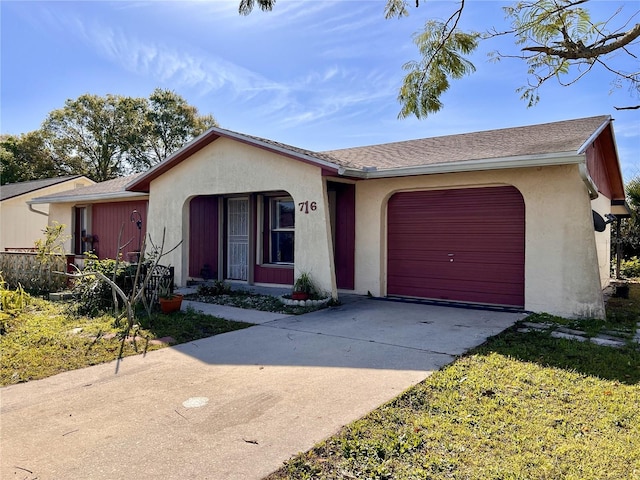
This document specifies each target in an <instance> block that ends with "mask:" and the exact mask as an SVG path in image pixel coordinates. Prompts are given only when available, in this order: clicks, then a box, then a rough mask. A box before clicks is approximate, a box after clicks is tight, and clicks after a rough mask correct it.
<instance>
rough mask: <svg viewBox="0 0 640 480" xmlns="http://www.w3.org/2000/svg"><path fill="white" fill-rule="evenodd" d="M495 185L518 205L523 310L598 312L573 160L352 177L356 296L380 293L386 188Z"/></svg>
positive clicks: (594, 266) (587, 225) (587, 224)
mask: <svg viewBox="0 0 640 480" xmlns="http://www.w3.org/2000/svg"><path fill="white" fill-rule="evenodd" d="M497 185H513V186H514V187H516V188H517V189H518V190H519V191H520V193H521V194H522V196H523V198H524V202H525V223H526V226H525V228H526V240H525V309H526V310H530V311H534V312H548V313H552V314H555V315H562V316H568V317H581V316H584V317H602V316H603V315H604V305H603V301H602V294H601V282H600V269H599V262H598V253H597V248H596V241H595V236H594V234H593V223H592V217H591V202H590V199H589V194H588V191H587V188H586V186H585V184H584V182H583V180H582V178H581V177H580V174H579V170H578V166H577V165H567V166H555V167H536V168H527V169H505V170H492V171H483V172H470V173H455V174H440V175H428V176H415V177H398V178H387V179H376V180H366V181H360V182H358V183H357V184H356V258H355V266H356V272H355V287H356V291H357V293H361V294H366V293H367V292H368V291H369V292H371V293H372V294H373V295H374V296H384V295H385V294H386V250H387V247H386V207H387V201H388V199H389V197H390V196H391V195H392V194H393V193H395V192H398V191H409V190H424V189H441V188H466V187H486V186H497Z"/></svg>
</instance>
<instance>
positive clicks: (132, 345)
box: [0, 298, 251, 386]
mask: <svg viewBox="0 0 640 480" xmlns="http://www.w3.org/2000/svg"><path fill="white" fill-rule="evenodd" d="M0 314H1V315H2V320H3V325H4V327H3V328H4V331H3V333H2V335H0V352H1V360H2V361H1V362H0V385H2V386H4V385H10V384H14V383H20V382H27V381H29V380H36V379H39V378H45V377H49V376H51V375H55V374H57V373H60V372H64V371H67V370H74V369H77V368H83V367H88V366H91V365H96V364H98V363H105V362H110V361H112V360H116V359H117V358H119V357H126V356H129V355H137V354H141V353H146V352H149V351H152V350H157V349H159V348H163V347H166V346H168V344H166V343H163V344H155V343H153V342H151V340H153V339H157V338H164V337H172V338H173V339H174V340H175V342H176V343H183V342H188V341H191V340H196V339H198V338H204V337H209V336H212V335H217V334H219V333H224V332H228V331H232V330H237V329H240V328H246V327H249V326H251V324H248V323H242V322H232V321H228V320H224V319H221V318H216V317H212V316H210V315H204V314H201V313H198V312H193V311H187V312H176V313H174V314H171V315H163V314H160V313H157V314H154V315H153V317H152V318H151V320H149V319H148V318H147V317H146V314H143V315H140V319H139V324H138V325H137V328H135V330H134V331H132V332H126V331H125V330H124V329H123V327H122V326H120V325H116V324H115V319H114V317H113V316H111V315H103V316H99V317H94V318H90V317H86V316H78V315H74V314H71V313H70V308H69V304H64V303H52V302H48V301H44V300H39V299H35V298H34V299H31V303H30V304H29V305H28V306H26V308H25V310H24V311H23V312H22V313H17V314H15V315H7V314H6V313H4V312H0Z"/></svg>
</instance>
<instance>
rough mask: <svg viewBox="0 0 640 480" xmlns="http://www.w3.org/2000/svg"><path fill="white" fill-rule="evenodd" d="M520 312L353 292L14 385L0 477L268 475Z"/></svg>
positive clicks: (5, 396)
mask: <svg viewBox="0 0 640 480" xmlns="http://www.w3.org/2000/svg"><path fill="white" fill-rule="evenodd" d="M203 308H213V307H207V306H204V307H203ZM230 312H231V311H230ZM232 313H233V312H232ZM236 313H237V312H236ZM230 315H231V314H230ZM522 316H523V315H522V314H517V313H504V312H490V311H482V310H467V309H461V308H447V307H439V306H429V305H419V304H410V303H398V302H390V301H381V300H372V299H366V298H357V299H353V298H352V299H350V301H348V302H346V303H345V304H344V305H342V306H341V307H337V308H332V309H328V310H323V311H319V312H315V313H311V314H307V315H302V316H290V317H284V316H276V317H273V316H271V317H269V316H262V317H260V316H257V317H255V318H253V320H254V321H256V320H257V321H261V320H262V321H263V323H261V324H260V325H257V326H255V327H251V328H248V329H245V330H241V331H236V332H231V333H227V334H224V335H219V336H216V337H211V338H207V339H203V340H198V341H195V342H191V343H188V344H184V345H179V346H176V347H174V348H167V349H163V350H160V351H156V352H152V353H149V354H148V355H146V356H144V357H143V356H137V357H128V358H126V359H124V360H123V361H121V362H120V363H119V364H116V362H114V363H110V364H105V365H98V366H95V367H90V368H86V369H83V370H76V371H73V372H67V373H63V374H60V375H56V376H55V377H51V378H48V379H44V380H39V381H34V382H29V383H26V384H21V385H14V386H10V387H6V388H3V389H1V390H0V393H1V395H2V397H1V399H2V407H1V410H0V412H1V415H0V420H1V428H2V430H1V435H2V449H1V453H0V464H1V470H0V477H1V478H6V479H10V478H11V479H21V480H22V479H32V480H35V479H36V478H37V479H38V480H50V479H109V480H113V479H125V478H127V479H129V478H136V479H146V478H149V479H157V478H166V479H188V478H197V479H215V480H218V479H225V480H226V479H242V480H247V479H260V478H262V477H264V476H265V475H267V474H269V473H270V472H272V471H274V470H276V469H277V468H279V467H280V466H281V465H282V462H284V461H286V460H287V459H289V458H290V457H291V456H292V455H294V454H296V453H298V452H300V451H305V450H307V449H309V448H311V447H312V446H313V445H314V444H315V443H317V442H319V441H321V440H322V439H324V438H326V437H328V436H330V435H331V434H333V433H335V432H336V431H338V430H339V428H340V427H341V426H343V425H345V424H346V423H349V422H350V421H352V420H355V419H357V418H359V417H361V416H363V415H364V414H366V413H367V412H369V411H371V410H372V409H374V408H376V407H377V406H378V405H380V404H382V403H384V402H386V401H387V400H390V399H392V398H393V397H395V396H397V395H398V394H399V393H401V392H402V391H403V390H405V389H407V388H409V387H410V386H412V385H414V384H416V383H418V382H420V381H421V380H423V379H424V378H426V377H427V376H428V375H429V374H430V373H431V372H432V371H434V370H437V369H438V368H440V367H442V366H443V365H445V364H447V363H450V362H451V361H453V360H454V359H455V357H456V356H457V355H460V354H462V353H464V352H465V351H466V350H468V349H469V348H471V347H473V346H476V345H478V344H480V343H482V342H483V341H484V340H485V339H486V338H487V337H488V336H490V335H494V334H497V333H499V332H500V331H502V330H503V329H504V328H506V327H508V326H510V325H512V324H513V323H514V322H515V321H516V320H518V319H520V318H522Z"/></svg>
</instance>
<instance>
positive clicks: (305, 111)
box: [0, 0, 640, 180]
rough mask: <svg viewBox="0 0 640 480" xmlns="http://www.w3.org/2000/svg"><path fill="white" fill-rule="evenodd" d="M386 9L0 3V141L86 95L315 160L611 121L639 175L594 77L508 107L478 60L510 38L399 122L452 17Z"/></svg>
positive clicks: (620, 96)
mask: <svg viewBox="0 0 640 480" xmlns="http://www.w3.org/2000/svg"><path fill="white" fill-rule="evenodd" d="M384 3H385V2H384V0H351V1H349V0H337V1H333V2H330V1H323V0H305V1H302V0H278V1H277V4H276V7H275V9H274V11H273V12H270V13H264V12H261V11H258V10H256V11H255V12H254V13H253V14H251V15H249V16H247V17H241V16H239V15H238V13H237V7H238V1H237V0H229V1H227V0H209V1H194V2H187V1H180V2H173V1H112V2H102V1H88V0H87V1H82V2H79V1H64V2H54V1H40V2H37V1H7V0H2V1H1V2H0V15H1V42H2V43H1V48H2V51H1V84H0V86H1V111H0V132H2V133H9V134H19V133H24V132H28V131H31V130H35V129H37V128H39V127H40V124H41V123H42V121H43V120H44V119H45V117H46V115H47V114H48V113H49V112H50V111H51V110H54V109H57V108H61V107H62V106H63V105H64V102H65V100H66V99H69V98H77V97H78V96H80V95H82V94H84V93H91V94H97V95H105V94H107V93H112V94H119V95H125V96H139V97H147V96H148V95H149V94H150V93H151V92H152V91H153V89H154V88H156V87H161V88H168V89H171V90H173V91H175V92H177V93H178V94H180V95H182V96H183V97H184V98H185V99H186V100H187V101H188V102H189V103H191V104H192V105H195V106H196V107H198V109H199V110H200V112H201V113H203V114H207V113H211V114H213V115H214V116H215V117H216V119H217V120H218V122H219V123H220V126H222V127H224V128H229V129H231V130H236V131H239V132H243V133H247V134H251V135H257V136H261V137H265V138H270V139H273V140H277V141H280V142H284V143H288V144H291V145H294V146H298V147H302V148H308V149H311V150H318V151H321V150H331V149H336V148H343V147H352V146H358V145H368V144H375V143H385V142H392V141H399V140H408V139H414V138H421V137H431V136H439V135H448V134H456V133H465V132H471V131H478V130H487V129H493V128H504V127H510V126H519V125H529V124H535V123H545V122H551V121H557V120H566V119H570V118H579V117H587V116H593V115H603V114H604V115H612V116H613V118H615V119H616V120H615V122H614V129H615V133H616V139H617V142H618V153H619V156H620V163H621V167H622V170H623V174H624V176H625V179H626V180H629V179H630V178H631V177H633V176H635V175H638V174H640V111H638V110H636V111H616V110H615V109H614V106H624V105H630V104H634V103H637V102H638V99H637V98H632V97H630V96H629V94H628V92H627V91H626V90H625V89H614V91H613V93H612V85H611V81H612V78H611V76H610V75H608V74H606V72H604V71H602V70H599V71H595V70H594V71H592V72H591V73H590V74H589V75H588V76H586V77H585V78H583V79H582V80H580V81H579V82H578V83H576V84H575V85H572V86H571V87H561V86H559V85H558V84H557V82H549V84H548V85H546V86H545V87H543V88H542V90H541V91H540V94H541V101H540V103H539V104H538V105H537V106H535V107H533V108H527V106H526V104H525V102H524V101H522V100H520V98H519V94H518V93H516V89H517V88H518V87H520V86H522V85H525V84H526V81H527V75H526V66H525V65H524V64H523V63H522V62H521V61H518V60H503V61H502V62H500V63H498V64H495V63H490V62H489V61H488V58H487V53H488V52H489V51H492V50H501V51H502V52H510V53H516V47H515V46H514V45H513V41H512V39H510V38H507V37H504V38H500V39H495V40H491V41H487V42H484V44H483V45H482V46H481V47H480V49H479V50H478V52H477V53H476V54H474V56H473V57H472V60H473V62H474V63H475V65H476V67H477V72H476V73H475V74H474V75H472V76H470V77H467V78H465V79H463V80H460V81H455V82H453V84H452V87H451V89H450V90H449V92H447V94H446V95H445V96H444V97H443V101H444V108H443V109H442V111H441V112H439V113H437V114H434V115H432V116H429V118H427V119H426V120H417V119H414V118H410V119H404V120H399V119H398V118H397V114H398V112H399V110H400V105H399V104H398V103H397V100H396V97H397V92H398V88H399V86H400V84H401V81H402V77H403V73H404V72H403V70H402V65H403V64H404V63H405V62H407V61H409V60H415V59H418V56H417V50H416V47H415V46H414V44H413V43H412V40H411V35H412V34H413V33H414V32H417V31H419V30H420V29H421V27H422V26H423V24H424V21H425V19H426V18H428V17H438V18H447V17H448V16H449V15H450V14H451V12H452V11H453V10H454V9H455V6H456V3H453V2H434V1H425V0H423V1H422V2H421V6H420V7H419V8H414V6H413V5H414V3H413V1H410V2H409V5H410V11H411V15H410V16H409V17H408V18H403V19H392V20H385V19H384V15H383V8H384ZM592 4H593V9H594V10H595V11H597V12H600V13H601V14H606V15H607V16H608V15H610V14H611V13H613V12H614V11H615V10H616V9H617V8H618V7H620V6H621V5H622V6H623V12H622V15H623V16H626V18H628V17H629V16H631V14H633V13H634V12H637V11H638V10H639V7H638V2H637V1H634V2H619V1H612V0H609V1H596V2H590V5H592ZM503 5H505V3H504V2H496V1H481V0H467V7H466V9H465V14H464V17H463V21H462V25H461V26H462V27H463V28H470V29H475V30H486V29H487V28H489V27H491V26H495V27H497V28H498V29H500V28H501V27H504V23H503V17H504V15H503V12H502V10H501V7H502V6H503ZM594 17H595V15H594ZM637 21H640V14H637V15H636V17H635V18H634V23H635V22H637ZM627 58H628V57H627ZM614 61H623V62H626V65H624V66H625V67H626V68H627V70H632V69H635V70H636V71H637V70H638V68H639V64H638V62H636V65H629V60H626V59H620V57H619V58H618V59H616V60H614Z"/></svg>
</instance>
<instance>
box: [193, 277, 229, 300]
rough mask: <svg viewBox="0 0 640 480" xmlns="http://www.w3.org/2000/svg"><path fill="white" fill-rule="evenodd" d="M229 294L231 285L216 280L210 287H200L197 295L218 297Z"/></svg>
mask: <svg viewBox="0 0 640 480" xmlns="http://www.w3.org/2000/svg"><path fill="white" fill-rule="evenodd" d="M230 293H231V285H229V284H228V283H227V282H223V281H222V280H216V281H215V282H213V284H212V285H200V286H199V287H198V295H204V296H209V297H216V296H218V295H228V294H230Z"/></svg>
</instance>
